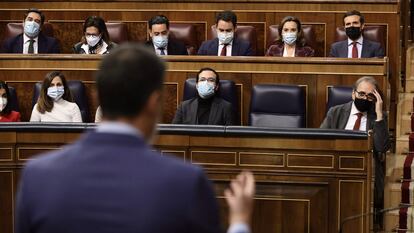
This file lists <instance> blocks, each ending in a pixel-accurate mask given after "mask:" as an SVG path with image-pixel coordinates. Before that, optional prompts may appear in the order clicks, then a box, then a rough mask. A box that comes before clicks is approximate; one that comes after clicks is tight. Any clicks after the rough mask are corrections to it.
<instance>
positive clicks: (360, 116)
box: [353, 112, 363, 130]
mask: <svg viewBox="0 0 414 233" xmlns="http://www.w3.org/2000/svg"><path fill="white" fill-rule="evenodd" d="M355 115H357V117H358V118H357V119H356V121H355V125H354V129H353V130H359V127H360V126H361V118H362V115H363V114H362V112H359V113H355Z"/></svg>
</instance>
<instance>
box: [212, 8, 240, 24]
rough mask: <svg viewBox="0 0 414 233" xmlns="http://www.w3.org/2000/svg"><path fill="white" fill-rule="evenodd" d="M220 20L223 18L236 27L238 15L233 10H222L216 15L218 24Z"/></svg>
mask: <svg viewBox="0 0 414 233" xmlns="http://www.w3.org/2000/svg"><path fill="white" fill-rule="evenodd" d="M220 20H223V21H225V22H232V23H233V27H236V25H237V16H236V14H234V12H233V11H222V12H220V13H218V14H217V16H216V25H217V24H218V22H219V21H220Z"/></svg>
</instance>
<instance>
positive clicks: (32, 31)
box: [24, 21, 40, 38]
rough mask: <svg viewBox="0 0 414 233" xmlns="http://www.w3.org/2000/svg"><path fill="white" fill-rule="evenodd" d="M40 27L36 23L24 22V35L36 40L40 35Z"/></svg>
mask: <svg viewBox="0 0 414 233" xmlns="http://www.w3.org/2000/svg"><path fill="white" fill-rule="evenodd" d="M39 32H40V25H39V24H38V23H36V22H35V21H25V22H24V34H26V36H28V37H30V38H35V37H36V36H38V35H39Z"/></svg>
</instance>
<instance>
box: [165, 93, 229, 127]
mask: <svg viewBox="0 0 414 233" xmlns="http://www.w3.org/2000/svg"><path fill="white" fill-rule="evenodd" d="M197 109H198V97H194V98H192V99H189V100H186V101H184V102H182V103H181V105H180V106H179V107H178V109H177V111H176V112H175V117H174V119H173V122H172V123H173V124H187V125H197V124H198V119H197ZM233 122H234V120H233V111H232V106H231V103H229V102H227V101H225V100H224V99H222V98H219V97H214V100H213V103H212V104H211V109H210V115H209V118H208V124H209V125H233Z"/></svg>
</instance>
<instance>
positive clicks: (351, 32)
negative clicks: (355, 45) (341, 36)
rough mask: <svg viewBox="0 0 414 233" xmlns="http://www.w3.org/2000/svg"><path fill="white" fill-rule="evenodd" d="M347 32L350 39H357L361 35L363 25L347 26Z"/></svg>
mask: <svg viewBox="0 0 414 233" xmlns="http://www.w3.org/2000/svg"><path fill="white" fill-rule="evenodd" d="M345 32H346V35H347V36H348V37H349V39H351V40H356V39H358V38H359V37H360V36H361V27H349V28H345Z"/></svg>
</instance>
